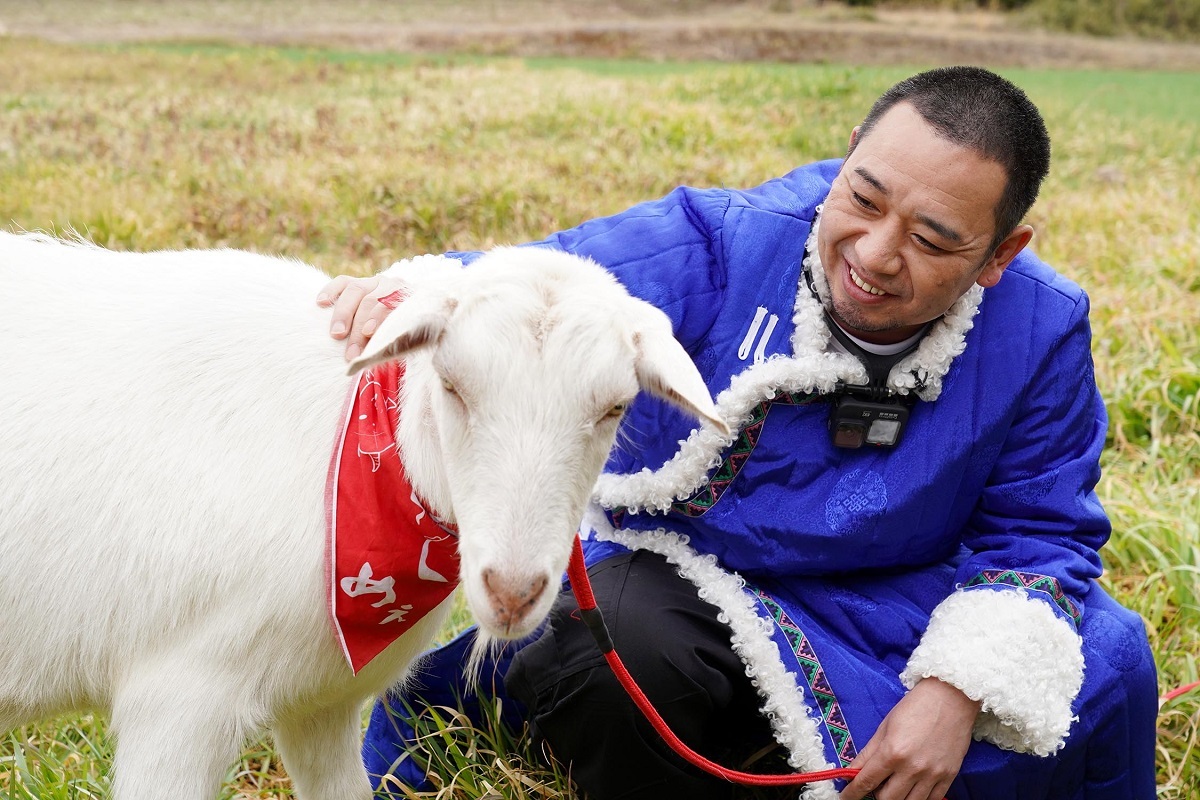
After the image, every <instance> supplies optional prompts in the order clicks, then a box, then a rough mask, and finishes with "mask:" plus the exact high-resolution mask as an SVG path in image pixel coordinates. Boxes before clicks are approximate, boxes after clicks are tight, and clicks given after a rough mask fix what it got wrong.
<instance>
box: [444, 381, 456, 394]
mask: <svg viewBox="0 0 1200 800" xmlns="http://www.w3.org/2000/svg"><path fill="white" fill-rule="evenodd" d="M442 388H443V389H445V390H446V391H447V392H449V393H450V394H458V390H457V389H455V388H454V384H453V383H451V382H450V379H449V378H442Z"/></svg>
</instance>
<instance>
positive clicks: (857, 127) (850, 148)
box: [846, 125, 862, 156]
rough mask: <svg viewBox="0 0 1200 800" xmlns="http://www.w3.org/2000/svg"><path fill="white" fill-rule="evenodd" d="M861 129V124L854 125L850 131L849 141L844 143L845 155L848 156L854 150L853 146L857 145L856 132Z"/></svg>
mask: <svg viewBox="0 0 1200 800" xmlns="http://www.w3.org/2000/svg"><path fill="white" fill-rule="evenodd" d="M861 129H862V125H855V126H854V130H852V131H850V142H849V143H848V144H847V145H846V155H847V156H849V155H850V154H851V153H853V152H854V148H855V147H857V146H858V132H859V130H861Z"/></svg>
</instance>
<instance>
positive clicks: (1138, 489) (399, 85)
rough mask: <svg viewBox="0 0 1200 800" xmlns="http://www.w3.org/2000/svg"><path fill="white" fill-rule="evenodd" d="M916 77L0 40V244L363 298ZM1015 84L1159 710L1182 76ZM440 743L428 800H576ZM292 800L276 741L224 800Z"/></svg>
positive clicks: (50, 788)
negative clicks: (1086, 304)
mask: <svg viewBox="0 0 1200 800" xmlns="http://www.w3.org/2000/svg"><path fill="white" fill-rule="evenodd" d="M908 72H909V70H908V69H899V68H897V69H856V68H847V67H838V66H778V65H773V66H772V65H767V66H743V65H716V64H669V65H661V64H645V63H638V62H570V61H562V60H549V59H543V60H538V61H535V62H529V63H526V62H522V61H516V60H490V59H482V58H457V57H456V58H438V59H432V58H412V57H397V56H388V55H380V54H359V53H353V52H340V51H320V50H304V49H294V48H292V49H281V50H272V49H260V48H238V47H228V46H222V45H206V46H187V47H184V46H169V47H168V46H137V47H90V48H89V47H70V46H56V45H51V44H45V43H33V42H28V41H20V40H13V39H7V40H6V39H0V226H5V227H19V228H24V229H46V230H51V231H59V232H62V231H67V230H72V229H74V230H78V231H80V232H82V233H83V234H84V235H86V236H89V237H90V238H92V239H94V240H95V241H97V242H98V243H100V244H103V245H106V246H109V247H114V248H122V249H139V250H144V249H156V248H180V247H214V246H232V247H243V248H249V249H253V250H258V251H262V252H269V253H282V254H286V255H290V256H296V257H299V258H302V259H305V260H308V261H310V262H313V263H315V264H317V265H318V266H320V267H322V268H323V269H325V270H327V271H330V272H343V271H348V272H355V273H369V272H374V271H377V270H378V269H380V268H381V267H383V266H386V265H387V264H388V263H390V262H391V261H392V260H394V259H397V258H401V257H404V256H406V255H410V254H415V253H421V252H437V251H441V250H444V249H447V248H467V247H471V248H475V247H486V246H489V245H492V244H496V243H503V242H517V241H524V240H529V239H534V238H540V237H541V236H543V235H544V234H546V233H547V232H550V231H553V230H556V229H559V228H563V227H566V226H570V225H572V224H574V223H576V222H578V221H580V220H583V219H587V218H590V217H594V216H597V215H599V214H605V213H611V212H615V211H618V210H620V209H622V208H625V207H627V206H628V205H630V204H632V203H634V202H637V201H639V200H643V199H647V198H651V197H655V196H658V195H660V194H663V193H665V192H666V191H668V190H670V189H671V188H673V187H674V186H676V185H678V184H681V183H689V184H693V185H730V186H749V185H753V184H756V183H759V182H761V181H763V180H766V179H768V178H770V177H773V176H775V175H778V174H780V173H782V172H785V171H787V170H788V169H790V168H791V167H793V166H794V165H796V164H799V163H803V162H806V161H810V160H812V159H816V158H825V157H829V156H833V155H838V154H840V153H841V152H843V150H844V147H845V143H846V140H847V136H848V133H849V131H850V129H851V127H852V126H853V125H854V124H855V123H856V122H857V121H858V119H859V118H860V117H861V116H862V115H863V113H865V110H866V108H867V106H868V105H869V104H870V102H871V101H872V100H873V99H874V97H875V96H876V95H877V94H878V93H879V92H880V91H881V90H882V89H884V88H886V86H887V85H889V84H890V83H891V82H892V81H893V80H895V79H897V78H899V77H902V76H903V75H905V74H907V73H908ZM1007 74H1010V75H1011V76H1012V77H1013V78H1014V79H1016V80H1017V81H1018V82H1019V83H1021V84H1022V85H1024V86H1025V87H1026V88H1027V89H1028V91H1029V92H1030V94H1031V95H1032V96H1033V97H1034V99H1035V100H1036V101H1037V102H1038V103H1039V105H1041V107H1042V108H1043V110H1044V112H1045V114H1046V117H1047V121H1048V124H1049V126H1050V128H1051V133H1052V135H1053V137H1054V141H1055V161H1054V167H1053V171H1052V175H1051V177H1050V179H1049V181H1048V183H1047V186H1046V188H1045V191H1044V195H1043V198H1042V199H1041V200H1040V201H1039V203H1038V205H1037V206H1036V207H1035V208H1034V210H1033V213H1032V215H1031V221H1032V222H1033V223H1034V224H1035V226H1036V227H1037V228H1038V230H1039V235H1038V238H1037V240H1036V242H1035V247H1036V248H1037V249H1038V251H1039V252H1040V253H1041V254H1042V255H1043V256H1044V257H1045V258H1047V259H1048V260H1049V261H1051V262H1052V263H1054V264H1055V265H1056V266H1058V267H1059V268H1060V269H1061V270H1062V271H1063V272H1064V273H1065V274H1067V275H1068V276H1070V277H1072V278H1074V279H1076V280H1077V281H1079V282H1080V283H1081V284H1083V285H1084V286H1085V287H1086V288H1087V289H1088V290H1089V292H1090V294H1091V297H1092V301H1093V312H1092V320H1093V325H1094V329H1095V356H1096V368H1097V377H1098V380H1099V383H1100V385H1101V388H1102V390H1103V391H1104V393H1105V398H1106V401H1107V403H1108V406H1109V411H1110V415H1111V426H1110V431H1109V443H1108V447H1107V449H1106V451H1105V453H1104V461H1103V466H1104V470H1105V472H1104V478H1103V480H1102V482H1101V485H1100V492H1101V495H1102V497H1103V499H1104V502H1105V504H1106V506H1107V508H1108V510H1109V512H1110V514H1111V516H1112V518H1113V521H1114V525H1115V533H1114V537H1113V540H1112V542H1111V544H1110V546H1109V547H1108V548H1107V549H1106V550H1105V552H1104V557H1105V560H1106V563H1107V566H1108V570H1109V571H1108V573H1107V574H1106V576H1105V578H1104V580H1105V582H1106V586H1108V587H1109V588H1110V589H1111V590H1112V591H1113V592H1114V593H1115V594H1116V595H1117V596H1118V597H1119V598H1120V599H1121V600H1122V602H1124V603H1125V604H1126V605H1128V606H1130V607H1131V608H1134V609H1135V610H1137V611H1138V612H1139V613H1140V614H1141V615H1142V616H1143V618H1144V619H1145V620H1146V624H1147V627H1148V629H1149V630H1150V633H1151V640H1152V644H1153V647H1154V651H1155V654H1156V659H1157V662H1158V665H1159V669H1160V681H1161V686H1162V688H1163V690H1164V691H1165V690H1167V689H1169V688H1171V687H1174V686H1177V685H1180V684H1182V683H1185V682H1188V681H1192V680H1196V679H1197V678H1198V677H1200V676H1198V674H1197V673H1198V672H1200V663H1198V662H1200V644H1198V643H1197V634H1196V631H1197V630H1200V596H1198V595H1200V593H1198V591H1197V585H1198V583H1200V574H1198V565H1200V325H1198V324H1197V323H1198V320H1200V317H1198V316H1197V312H1196V309H1197V307H1198V305H1200V266H1198V265H1200V203H1198V202H1197V198H1200V157H1198V156H1200V134H1198V132H1200V126H1198V124H1197V122H1196V120H1197V119H1200V108H1198V107H1197V105H1198V104H1200V76H1198V75H1195V74H1184V73H1158V74H1151V73H1114V72H1038V71H1010V72H1008V73H1007ZM30 302H45V303H46V306H47V309H48V310H47V313H55V312H56V311H57V309H58V305H56V302H55V299H54V298H30ZM430 722H431V728H429V730H428V741H429V742H430V744H431V748H432V750H433V757H435V760H436V758H443V759H444V760H443V761H442V762H441V766H440V767H438V774H439V776H441V777H440V779H441V780H442V781H443V784H444V787H443V789H442V790H441V794H440V796H443V797H476V796H480V794H479V793H483V792H486V791H490V790H489V789H487V787H488V786H492V787H493V789H494V790H495V791H497V792H498V793H500V794H501V795H502V796H513V797H526V796H527V797H553V796H566V795H565V792H566V789H565V786H566V781H565V778H564V777H563V776H562V775H561V774H554V773H552V774H549V775H547V774H546V773H544V772H539V771H536V770H533V769H531V768H529V764H531V763H533V760H534V759H533V757H532V754H530V753H528V752H526V751H524V750H523V749H522V748H523V747H524V745H522V744H521V743H520V742H514V741H513V740H512V739H511V737H510V738H505V737H504V736H502V735H500V734H499V733H497V732H496V731H493V730H486V729H485V730H472V729H467V728H464V727H463V726H461V725H459V724H458V722H459V721H458V720H456V719H455V718H454V717H453V716H452V715H449V714H448V712H442V716H440V717H431V718H430ZM448 737H449V738H448ZM1198 740H1200V693H1197V694H1192V695H1189V696H1185V697H1181V698H1178V699H1177V700H1175V701H1173V702H1172V703H1170V704H1169V705H1168V706H1167V707H1166V708H1164V710H1163V715H1162V717H1161V726H1160V737H1159V779H1160V783H1161V789H1160V797H1161V798H1164V800H1180V799H1182V798H1189V799H1190V800H1195V798H1198V797H1200V790H1198V789H1196V788H1195V787H1196V785H1197V784H1200V741H1198ZM514 750H515V753H514ZM110 759H111V746H110V744H109V743H108V741H107V738H106V735H105V728H104V724H103V722H102V721H98V720H96V719H94V718H92V717H72V718H64V719H60V720H54V721H49V722H44V723H40V724H38V725H30V726H26V727H25V728H22V729H20V730H18V731H15V732H12V733H10V734H9V735H8V736H7V737H6V738H5V739H4V740H3V741H2V742H0V797H3V798H88V797H101V796H104V794H105V792H106V787H107V778H106V777H105V775H104V770H105V767H106V765H107V764H108V763H109V761H110ZM445 759H449V760H445ZM468 773H469V776H470V777H469V779H468V777H467V776H468ZM454 775H459V776H460V778H459V783H457V784H456V783H454V780H453V776H454ZM164 781H165V782H167V783H169V776H166V777H164ZM535 785H536V787H537V788H534V786H535ZM495 787H505V788H495ZM521 787H524V788H523V789H522V788H521ZM287 791H288V790H287V782H286V778H285V776H284V775H283V773H282V772H281V771H280V769H279V764H278V761H277V759H276V758H275V756H274V754H273V752H272V750H271V747H270V743H269V741H268V742H260V743H257V744H255V745H254V746H253V747H251V748H249V749H248V750H247V754H246V756H245V758H244V759H243V761H242V762H240V763H239V764H238V765H235V766H234V767H233V768H231V771H230V774H229V782H228V785H227V787H226V789H225V790H224V795H223V796H224V797H228V798H233V797H256V798H258V797H276V796H286V792H287ZM472 792H475V793H474V794H473V793H472ZM521 792H525V794H521Z"/></svg>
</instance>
